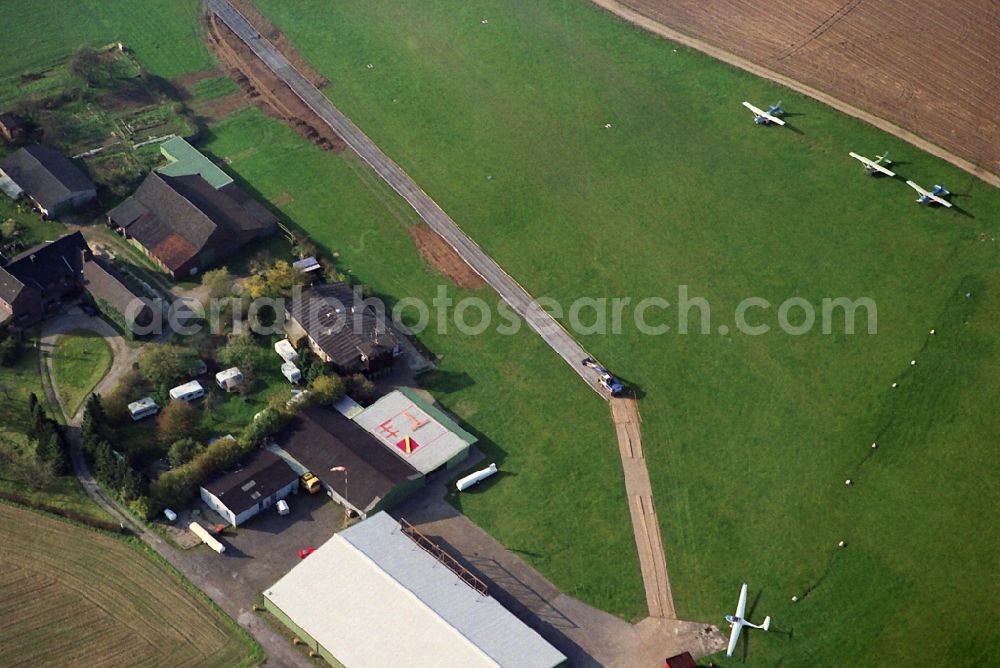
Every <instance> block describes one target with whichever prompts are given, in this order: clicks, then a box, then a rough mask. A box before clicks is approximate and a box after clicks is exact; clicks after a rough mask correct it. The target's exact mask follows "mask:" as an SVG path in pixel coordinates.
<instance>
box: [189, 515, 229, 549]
mask: <svg viewBox="0 0 1000 668" xmlns="http://www.w3.org/2000/svg"><path fill="white" fill-rule="evenodd" d="M188 529H190V530H191V533H193V534H194V535H195V536H197V537H198V538H201V542H203V543H204V544H205V545H208V546H209V547H210V548H212V549H213V550H215V551H216V552H218V553H219V554H222V553H223V552H225V551H226V546H225V545H223V544H222V543H220V542H219V541H218V540H216V538H215V536H213V535H212V534H210V533H209V532H208V530H207V529H206V528H205V527H203V526H202V525H200V524H198V523H197V522H191V524H189V525H188Z"/></svg>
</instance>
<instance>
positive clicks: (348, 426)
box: [272, 406, 424, 517]
mask: <svg viewBox="0 0 1000 668" xmlns="http://www.w3.org/2000/svg"><path fill="white" fill-rule="evenodd" d="M276 440H277V443H276V445H274V446H273V447H272V450H273V451H274V452H275V453H276V454H278V455H279V456H280V457H282V458H283V459H284V460H285V461H287V462H288V465H289V466H291V467H292V469H294V470H295V471H296V472H297V473H298V474H299V475H302V474H304V473H305V472H307V471H309V472H311V473H312V474H313V475H315V476H316V477H317V478H319V480H320V482H322V483H323V487H324V488H325V489H326V492H327V494H328V495H329V496H330V497H331V498H333V499H334V500H335V501H337V503H340V504H341V505H344V506H345V507H347V508H350V509H351V510H353V511H354V512H356V513H357V514H358V515H360V516H361V517H367V516H368V515H371V514H372V513H375V512H378V511H379V510H386V509H388V508H391V507H392V506H394V505H396V504H398V503H399V502H401V501H403V500H404V499H405V498H407V497H408V496H410V495H411V494H413V493H414V492H415V491H417V490H418V489H420V488H421V487H423V485H424V477H423V476H422V475H421V474H420V472H419V471H417V470H416V469H414V468H413V467H412V466H410V465H409V464H407V463H406V462H405V461H402V460H401V459H399V458H398V457H394V456H393V455H391V454H390V453H388V452H386V451H385V449H384V448H382V447H380V446H379V444H378V442H377V441H376V440H375V439H373V438H372V437H371V436H370V435H369V434H368V433H366V432H365V430H364V429H361V428H360V427H359V426H358V425H356V424H354V423H353V422H351V421H350V420H349V419H347V418H346V417H344V416H343V415H341V414H340V413H339V412H337V411H333V410H329V409H326V408H321V407H318V406H317V407H313V408H307V409H305V410H303V411H301V412H300V413H299V414H298V415H297V416H296V417H295V418H293V419H292V421H291V422H290V423H289V424H288V426H287V427H286V428H285V429H284V430H283V431H282V432H281V433H280V434H279V435H278V438H277V439H276ZM339 467H344V468H346V471H331V470H330V469H332V468H339Z"/></svg>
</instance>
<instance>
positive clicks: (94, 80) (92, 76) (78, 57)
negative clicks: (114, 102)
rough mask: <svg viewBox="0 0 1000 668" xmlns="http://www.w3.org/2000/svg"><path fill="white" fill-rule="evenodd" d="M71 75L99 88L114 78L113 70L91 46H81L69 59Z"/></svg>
mask: <svg viewBox="0 0 1000 668" xmlns="http://www.w3.org/2000/svg"><path fill="white" fill-rule="evenodd" d="M69 73H70V74H72V75H73V76H75V77H76V78H78V79H83V80H84V81H86V82H87V83H88V84H89V85H91V86H97V85H100V84H103V83H105V82H107V81H108V80H109V79H111V78H112V74H111V69H110V67H109V65H108V63H105V62H104V60H103V59H102V58H101V55H100V54H99V53H97V51H94V49H92V48H90V47H89V46H81V47H80V48H79V49H77V50H76V53H74V54H73V55H72V56H71V57H70V59H69Z"/></svg>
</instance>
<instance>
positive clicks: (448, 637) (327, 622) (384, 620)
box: [264, 512, 566, 668]
mask: <svg viewBox="0 0 1000 668" xmlns="http://www.w3.org/2000/svg"><path fill="white" fill-rule="evenodd" d="M264 605H265V607H267V609H268V610H269V611H270V612H271V613H272V614H274V615H275V616H276V617H278V618H279V619H280V620H281V621H282V622H283V623H285V624H286V625H288V626H289V628H291V629H292V630H293V631H294V632H295V634H296V635H297V636H298V637H299V638H301V639H302V640H303V641H304V642H306V643H307V644H308V645H309V646H310V647H311V648H312V649H313V651H315V652H317V653H318V654H320V655H321V656H322V657H323V658H325V659H326V660H327V661H329V662H330V663H331V664H332V665H335V666H339V665H343V666H346V668H384V666H397V665H399V666H403V665H405V666H407V668H497V667H498V666H499V667H503V668H507V667H510V668H553V667H555V666H561V665H564V664H565V663H566V657H565V656H564V655H563V654H562V653H561V652H559V651H558V650H557V649H556V648H554V647H553V646H552V645H550V644H549V643H548V642H546V641H545V640H544V639H543V638H542V637H541V636H540V635H538V633H536V632H535V631H534V630H532V629H531V628H530V627H528V626H527V625H526V624H524V623H523V622H522V621H521V620H519V619H518V618H517V617H515V616H514V615H513V614H512V613H511V612H510V611H509V610H507V609H506V608H504V607H503V606H502V605H500V603H498V602H497V601H496V599H494V598H492V597H491V596H489V595H488V594H485V593H483V591H482V590H481V589H478V588H476V587H474V586H473V585H472V584H470V583H469V581H468V580H466V579H463V578H462V577H459V575H458V574H457V573H456V572H455V571H453V570H451V568H450V567H447V566H446V565H445V564H444V563H443V562H441V561H439V560H438V559H437V558H435V557H434V556H433V555H432V554H431V553H430V552H428V551H427V550H425V549H424V548H423V547H421V546H420V545H418V544H417V542H416V541H415V540H414V539H413V538H410V536H409V535H407V533H406V532H404V529H403V527H401V526H400V524H399V523H398V522H397V521H396V520H394V519H393V518H392V517H391V516H389V515H388V514H386V513H384V512H382V513H378V514H376V515H373V516H372V517H369V518H368V519H367V520H365V521H363V522H360V523H359V524H356V525H354V526H352V527H350V528H349V529H345V530H344V531H341V532H340V533H338V534H336V535H334V537H333V538H331V539H330V540H328V541H327V542H326V543H324V544H323V545H322V547H320V548H319V549H318V550H316V551H315V552H313V553H312V554H311V555H309V557H307V558H306V559H304V560H302V561H301V562H299V563H298V564H296V566H295V567H294V568H293V569H292V570H291V571H289V572H288V574H286V575H285V576H284V577H283V578H281V579H280V580H278V582H276V583H275V584H274V585H272V586H271V587H270V588H269V589H267V590H266V591H265V592H264Z"/></svg>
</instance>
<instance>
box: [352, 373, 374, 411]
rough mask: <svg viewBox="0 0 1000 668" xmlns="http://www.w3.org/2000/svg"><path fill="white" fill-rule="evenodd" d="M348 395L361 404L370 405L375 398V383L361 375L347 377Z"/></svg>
mask: <svg viewBox="0 0 1000 668" xmlns="http://www.w3.org/2000/svg"><path fill="white" fill-rule="evenodd" d="M346 393H347V394H348V395H349V396H350V397H351V398H352V399H354V400H355V401H357V402H358V403H359V404H365V405H368V404H370V403H371V402H372V400H373V399H374V398H375V383H373V382H371V381H370V380H369V379H368V378H365V377H364V375H362V374H360V373H355V374H352V375H350V376H348V377H347V390H346Z"/></svg>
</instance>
